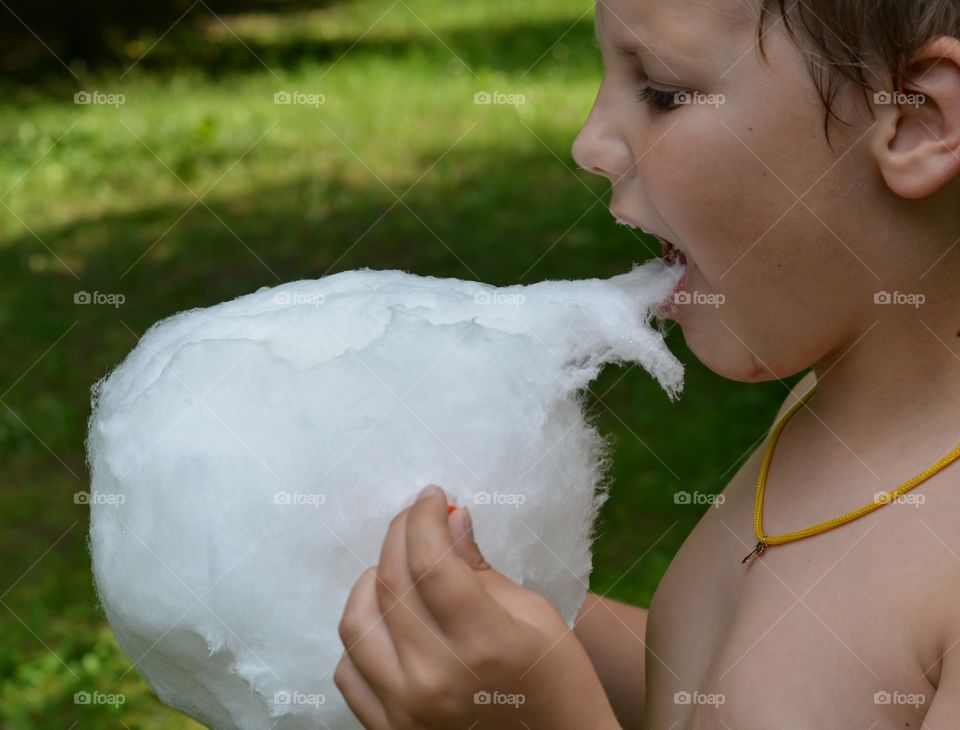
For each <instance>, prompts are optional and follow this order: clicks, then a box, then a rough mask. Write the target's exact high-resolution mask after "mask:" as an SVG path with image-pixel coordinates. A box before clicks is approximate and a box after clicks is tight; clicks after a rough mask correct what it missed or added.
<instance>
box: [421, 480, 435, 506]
mask: <svg viewBox="0 0 960 730" xmlns="http://www.w3.org/2000/svg"><path fill="white" fill-rule="evenodd" d="M436 493H437V487H436V486H434V485H433V484H428V485H427V486H425V487H424V488H423V489H421V490H420V493H419V494H418V495H417V501H418V502H419V501H420V500H421V499H423V498H425V497H430V496H432V495H434V494H436Z"/></svg>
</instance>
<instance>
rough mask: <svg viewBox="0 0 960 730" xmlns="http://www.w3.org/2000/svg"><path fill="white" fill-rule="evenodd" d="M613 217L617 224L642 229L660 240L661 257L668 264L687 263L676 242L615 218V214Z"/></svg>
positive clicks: (685, 255)
mask: <svg viewBox="0 0 960 730" xmlns="http://www.w3.org/2000/svg"><path fill="white" fill-rule="evenodd" d="M615 219H616V221H617V224H618V225H621V226H626V227H627V228H632V229H634V230H639V231H642V232H644V233H647V234H648V235H650V236H653V237H654V238H656V239H657V240H658V241H659V242H660V247H661V258H662V259H663V260H664V262H666V263H667V264H668V265H670V266H673V265H674V264H682V265H684V266H686V265H687V254H685V253H684V252H683V251H682V250H680V248H679V247H678V246H677V245H676V244H674V243H672V242H670V241H668V240H667V239H665V238H661V237H660V236H658V235H657V234H656V233H650V232H649V231H646V230H644V229H643V227H641V226H639V225H637V224H635V223H634V222H633V221H629V220H625V219H623V218H616V216H615Z"/></svg>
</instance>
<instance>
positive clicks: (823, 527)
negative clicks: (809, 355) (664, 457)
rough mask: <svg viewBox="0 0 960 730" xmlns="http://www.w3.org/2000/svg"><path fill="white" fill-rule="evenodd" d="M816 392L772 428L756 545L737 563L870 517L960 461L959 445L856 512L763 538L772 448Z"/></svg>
mask: <svg viewBox="0 0 960 730" xmlns="http://www.w3.org/2000/svg"><path fill="white" fill-rule="evenodd" d="M816 389H817V385H816V384H814V386H813V387H812V388H810V390H808V391H807V392H806V393H805V394H804V395H803V397H802V398H800V400H798V401H797V402H796V403H794V404H793V406H792V407H791V408H790V410H788V411H787V412H786V413H785V414H784V415H783V418H781V419H780V420H779V421H778V422H777V423H776V425H775V426H774V429H773V434H772V435H771V436H770V441H769V442H768V443H767V448H766V451H765V452H764V454H763V462H762V463H761V464H760V475H759V476H758V477H757V495H756V501H755V503H754V510H753V529H754V532H756V534H757V546H756V547H755V548H754V549H753V551H752V552H751V553H750V554H749V555H747V557H745V558H744V559H743V560H741V561H740V562H741V563H745V562H747V561H748V560H749V559H750V558H752V557H753V556H755V555H757V556H759V555H760V554H761V553H763V551H764V550H766V549H767V546H768V545H782V544H784V543H787V542H793V541H794V540H800V539H802V538H804V537H810V536H812V535H818V534H820V533H821V532H826V531H827V530H832V529H833V528H834V527H839V526H840V525H845V524H846V523H848V522H852V521H853V520H855V519H857V518H858V517H863V516H864V515H866V514H869V513H870V512H873V510H875V509H877V508H878V507H882V506H883V505H885V504H889V503H890V502H893V501H894V500H896V499H897V498H898V497H900V495H902V494H906V493H907V492H909V491H910V490H911V489H913V488H914V487H916V486H917V485H919V484H921V483H922V482H925V481H926V480H927V479H929V478H930V477H932V476H933V475H934V474H936V473H937V472H938V471H940V470H941V469H943V468H944V467H946V466H948V465H950V464H951V463H953V462H954V461H956V460H957V459H958V458H960V446H958V447H957V448H955V449H954V450H953V451H951V452H950V453H949V454H947V455H946V456H944V457H943V458H942V459H940V460H939V461H938V462H937V463H935V464H934V465H933V466H931V467H930V468H929V469H927V470H926V471H925V472H922V473H920V474H917V476H915V477H913V478H912V479H909V480H908V481H906V482H904V483H903V484H901V485H900V486H899V487H897V488H896V489H894V490H892V491H890V492H887V493H885V494H884V495H883V496H882V497H878V498H877V499H875V500H874V501H873V502H871V503H870V504H868V505H866V506H864V507H861V508H860V509H858V510H854V511H853V512H848V513H847V514H845V515H841V516H840V517H836V518H834V519H832V520H828V521H827V522H822V523H821V524H819V525H814V526H813V527H808V528H806V529H805V530H797V531H795V532H787V533H784V534H783V535H764V534H763V491H764V489H765V488H766V485H767V472H768V471H769V470H770V459H771V458H772V456H773V449H774V447H775V446H776V445H777V439H779V438H780V432H781V431H782V430H783V427H784V426H786V425H787V421H789V420H790V419H791V418H792V417H793V414H794V413H796V412H797V411H798V410H800V408H801V407H802V406H803V405H804V404H806V402H807V401H808V400H810V397H811V396H812V395H813V394H814V392H815V391H816Z"/></svg>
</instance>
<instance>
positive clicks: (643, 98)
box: [637, 86, 679, 112]
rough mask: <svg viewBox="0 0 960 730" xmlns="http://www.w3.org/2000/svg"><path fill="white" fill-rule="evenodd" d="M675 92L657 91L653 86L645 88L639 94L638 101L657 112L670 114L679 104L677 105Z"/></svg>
mask: <svg viewBox="0 0 960 730" xmlns="http://www.w3.org/2000/svg"><path fill="white" fill-rule="evenodd" d="M676 95H677V92H675V91H664V90H663V89H655V88H653V87H652V86H645V87H643V88H642V89H640V90H639V91H638V92H637V99H638V100H639V101H640V102H641V103H644V104H648V105H649V106H650V108H651V109H652V110H653V111H655V112H668V111H672V110H674V109H676V108H677V107H678V106H679V104H677V103H676Z"/></svg>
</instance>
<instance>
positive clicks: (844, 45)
mask: <svg viewBox="0 0 960 730" xmlns="http://www.w3.org/2000/svg"><path fill="white" fill-rule="evenodd" d="M773 14H776V15H777V16H778V17H777V18H776V19H772V18H771V16H772V15H773ZM778 20H780V21H782V22H783V23H784V26H785V28H786V30H787V32H788V33H789V35H790V38H791V39H792V41H793V42H794V43H795V44H796V45H797V46H798V47H799V48H800V49H801V50H803V51H804V52H806V53H807V54H808V56H809V66H810V72H811V75H812V77H813V80H814V82H815V83H816V86H817V90H818V92H819V94H820V98H821V100H822V101H823V105H824V109H825V112H826V114H825V117H824V130H825V132H826V133H827V135H828V137H829V131H830V120H831V119H833V120H835V121H837V122H839V123H846V122H844V120H843V119H841V118H840V117H839V116H838V115H837V114H836V111H835V102H836V100H837V96H838V94H839V93H840V91H841V90H842V89H844V88H845V87H848V86H849V85H850V84H853V85H854V86H856V87H859V88H860V89H861V90H862V91H863V93H864V95H865V96H866V95H867V94H868V93H870V92H872V91H875V90H876V89H875V88H874V87H873V86H872V84H871V82H870V80H869V77H870V76H872V75H874V74H879V75H880V77H881V78H883V77H886V78H887V79H888V81H889V83H891V84H892V87H893V90H894V91H896V92H904V93H905V92H906V89H905V86H906V85H907V84H908V83H909V80H910V79H909V74H908V72H909V66H910V60H911V59H912V58H913V57H914V55H915V54H916V53H917V52H918V51H920V49H922V48H923V46H924V45H926V44H927V43H928V42H929V41H931V40H933V39H934V38H937V37H938V36H944V35H945V36H953V37H957V36H960V0H761V13H760V23H759V27H758V40H759V45H760V50H761V53H763V35H764V33H765V32H767V31H768V30H769V28H767V26H766V23H767V21H771V22H777V21H778ZM764 58H766V54H765V53H764Z"/></svg>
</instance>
